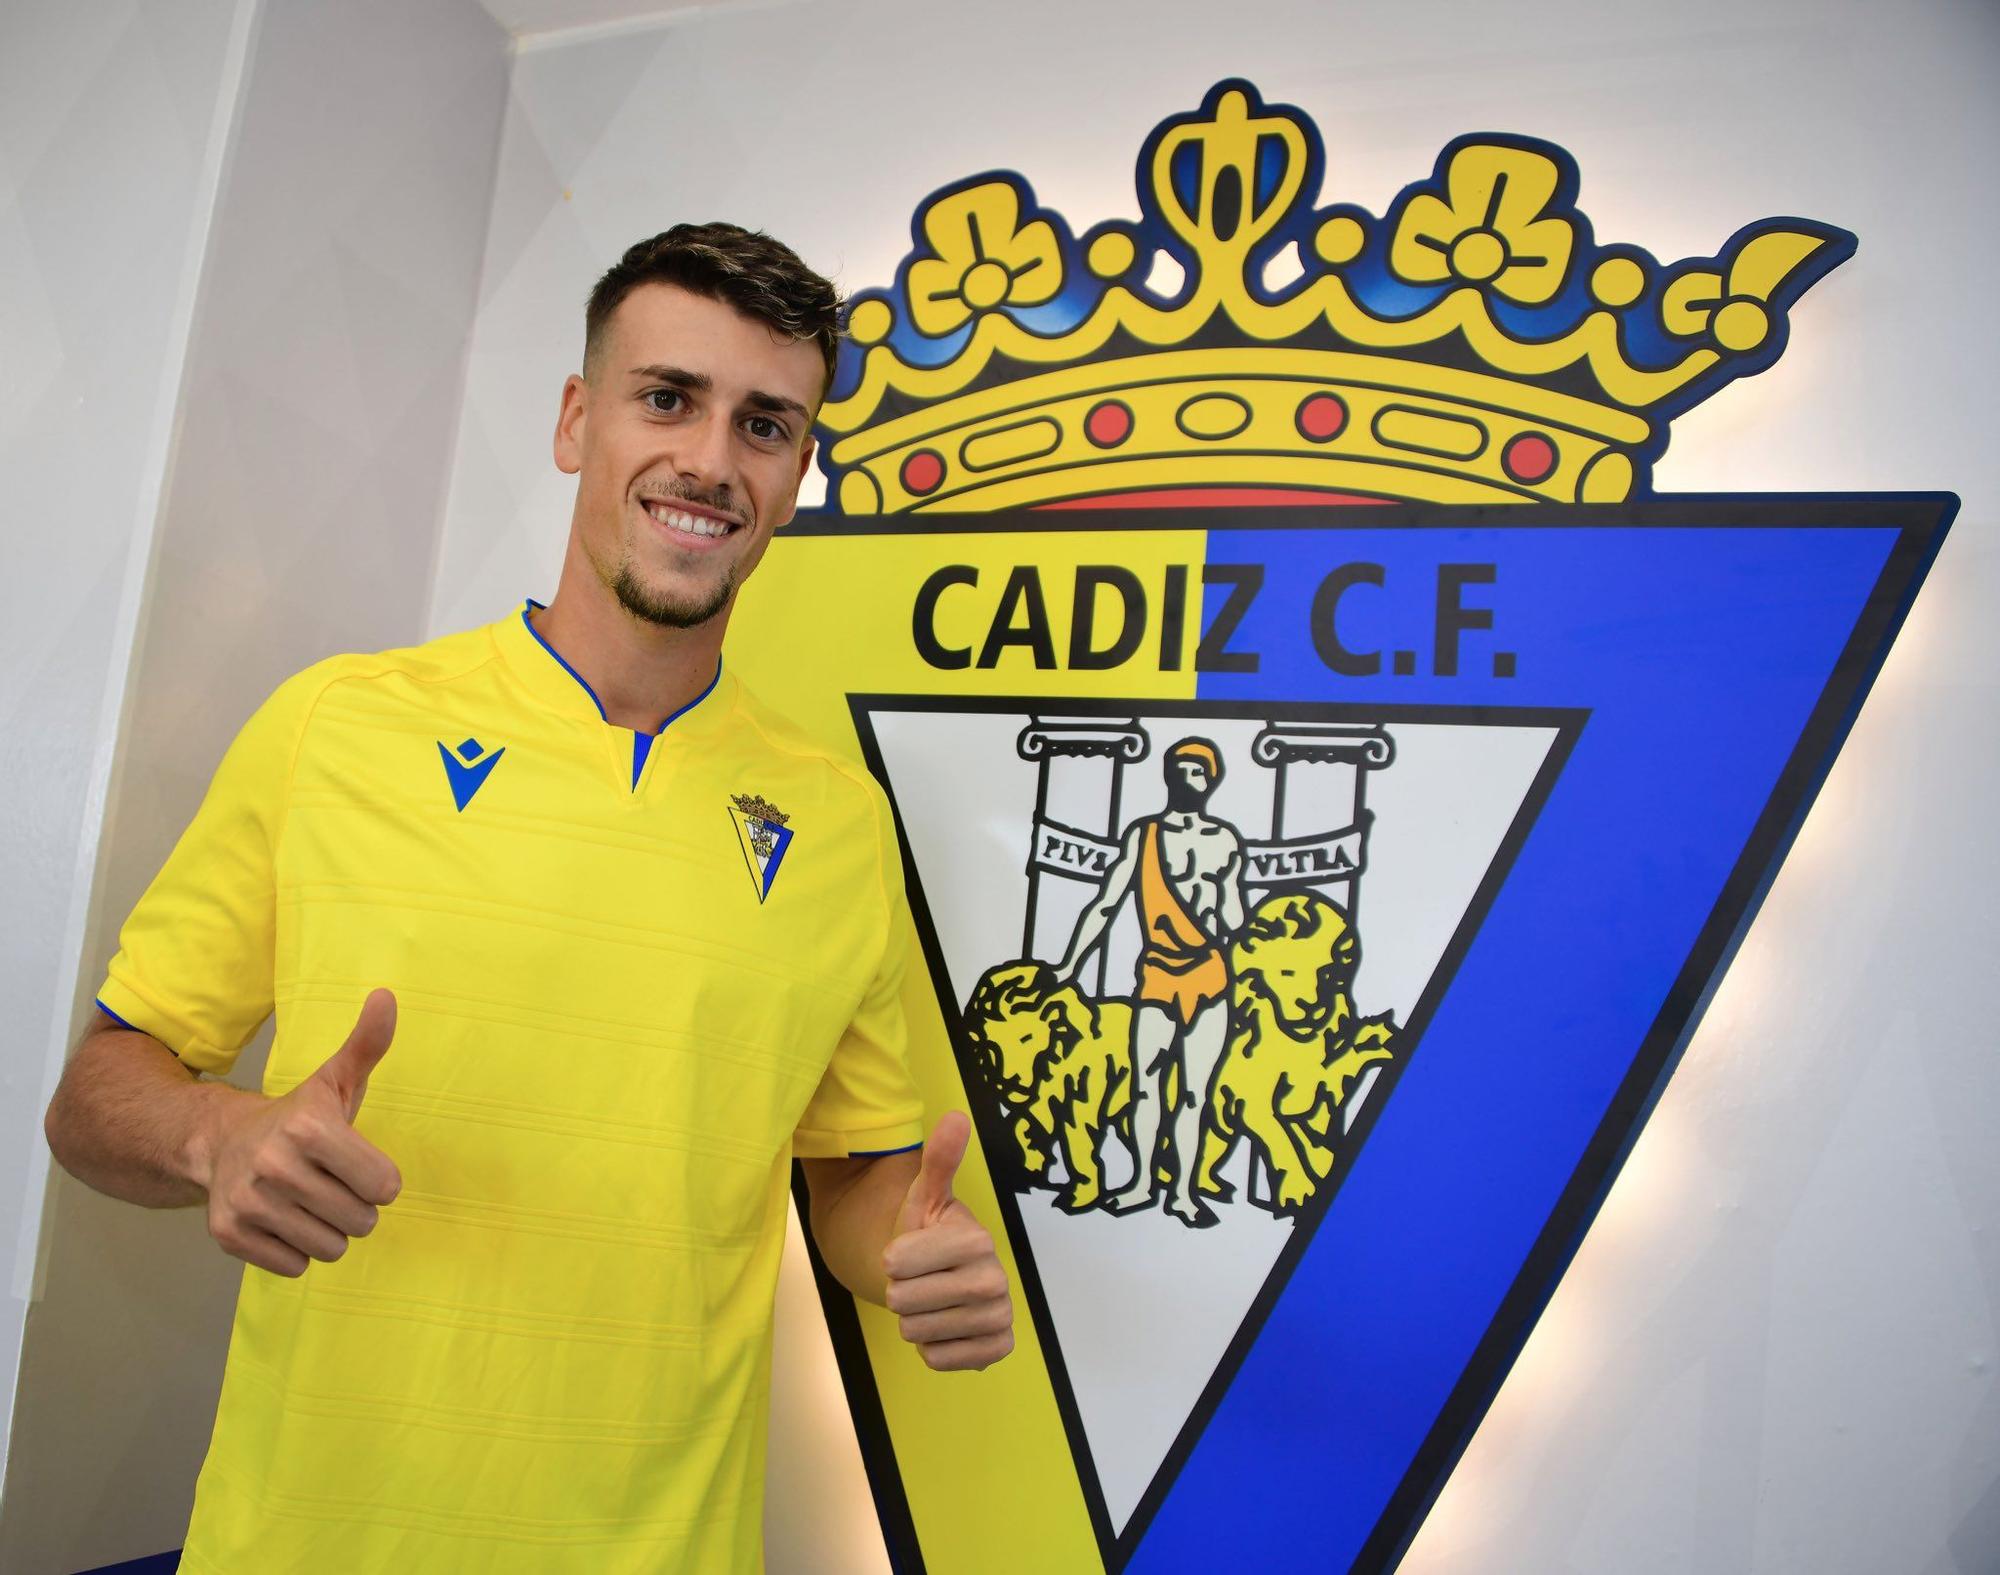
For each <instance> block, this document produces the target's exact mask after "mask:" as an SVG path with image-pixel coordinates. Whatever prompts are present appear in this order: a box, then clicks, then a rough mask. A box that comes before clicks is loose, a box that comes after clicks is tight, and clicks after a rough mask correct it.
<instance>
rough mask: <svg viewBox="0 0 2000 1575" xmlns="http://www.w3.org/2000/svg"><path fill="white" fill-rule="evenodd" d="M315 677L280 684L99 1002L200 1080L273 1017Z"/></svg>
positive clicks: (206, 803) (240, 740)
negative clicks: (284, 839)
mask: <svg viewBox="0 0 2000 1575" xmlns="http://www.w3.org/2000/svg"><path fill="white" fill-rule="evenodd" d="M313 677H314V675H313V672H312V671H310V670H309V671H308V672H306V673H301V674H300V675H299V676H298V677H296V678H293V679H291V680H289V681H287V682H286V683H285V684H283V685H281V686H280V687H279V688H278V690H277V692H276V693H275V694H273V695H272V696H271V698H270V699H268V700H266V701H265V702H264V704H263V705H262V706H260V707H259V708H258V710H257V712H256V714H255V715H254V716H252V717H251V718H250V720H249V721H248V722H246V723H245V724H244V725H243V730H242V731H241V732H240V733H238V734H237V735H236V741H235V742H234V743H232V744H231V745H230V746H229V751H228V753H227V754H225V755H224V756H223V757H222V764H221V765H220V766H218V767H217V768H216V772H215V776H214V778H213V779H212V780H211V781H210V783H209V786H208V792H207V795H206V796H205V797H204V798H203V799H202V802H201V808H200V809H199V810H197V811H196V812H195V817H194V819H193V820H192V821H190V822H189V823H188V827H187V830H186V831H184V832H182V833H181V839H180V841H179V842H178V843H176V844H175V846H174V850H173V852H172V853H170V854H169V855H168V856H167V861H166V863H165V864H164V865H162V866H161V868H160V872H159V874H157V875H156V876H154V877H153V882H152V884H151V885H150V886H148V887H147V888H146V892H145V895H144V896H142V897H141V898H140V899H139V902H138V905H137V906H136V907H135V908H133V910H132V912H131V913H130V915H128V916H127V918H126V920H125V924H124V926H123V928H122V929H121V930H120V931H119V933H118V953H117V955H116V956H115V957H113V958H112V959H111V963H110V967H109V970H108V975H107V977H106V979H105V981H104V987H103V988H102V989H101V990H100V991H99V992H98V995H97V1004H98V1006H99V1007H100V1008H102V1009H103V1010H104V1011H105V1012H106V1013H107V1014H108V1015H110V1016H111V1017H113V1018H115V1019H116V1020H117V1021H119V1022H120V1023H123V1024H124V1025H125V1026H126V1027H128V1028H136V1029H138V1030H139V1031H140V1032H141V1033H145V1034H150V1035H151V1036H152V1037H153V1038H155V1039H157V1040H159V1042H160V1043H161V1044H163V1045H165V1046H166V1047H167V1048H168V1049H169V1050H171V1051H172V1052H173V1053H174V1054H175V1055H176V1056H177V1057H179V1058H180V1060H181V1061H182V1062H183V1063H184V1064H186V1065H187V1066H189V1067H190V1068H192V1069H193V1070H195V1071H197V1072H210V1073H214V1074H216V1075H218V1076H219V1075H221V1074H223V1073H226V1072H227V1071H228V1070H229V1069H230V1067H231V1066H233V1065H234V1064H235V1062H236V1057H237V1055H238V1053H239V1052H240V1051H241V1050H242V1048H243V1046H244V1045H245V1044H247V1043H248V1042H249V1041H250V1038H251V1036H252V1035H253V1034H255V1033H256V1032H257V1029H258V1028H259V1026H260V1025H262V1023H263V1021H264V1019H265V1018H267V1017H269V1016H270V1015H271V992H272V977H273V966H274V954H275V949H276V936H277V878H276V869H277V846H278V835H279V832H280V830H281V828H282V824H283V819H284V806H285V798H286V793H287V791H288V788H289V785H290V779H291V771H292V761H293V759H294V757H295V756H296V754H297V748H298V740H299V735H300V733H301V731H302V729H303V727H304V722H305V716H306V713H307V711H308V710H309V709H310V704H311V699H312V697H313V696H315V695H317V694H318V692H319V690H320V689H321V688H322V687H323V684H322V683H320V682H315V681H313Z"/></svg>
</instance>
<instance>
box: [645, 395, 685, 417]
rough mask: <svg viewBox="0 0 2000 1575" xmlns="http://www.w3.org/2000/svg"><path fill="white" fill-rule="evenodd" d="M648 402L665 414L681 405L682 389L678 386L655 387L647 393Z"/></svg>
mask: <svg viewBox="0 0 2000 1575" xmlns="http://www.w3.org/2000/svg"><path fill="white" fill-rule="evenodd" d="M646 403H647V404H648V405H650V406H652V408H653V409H655V410H657V411H659V412H660V413H661V414H662V415H665V414H666V413H667V412H668V411H670V410H673V409H675V408H676V407H678V406H679V405H680V403H681V391H680V390H679V389H678V388H656V389H653V390H652V391H651V392H649V393H648V394H647V395H646Z"/></svg>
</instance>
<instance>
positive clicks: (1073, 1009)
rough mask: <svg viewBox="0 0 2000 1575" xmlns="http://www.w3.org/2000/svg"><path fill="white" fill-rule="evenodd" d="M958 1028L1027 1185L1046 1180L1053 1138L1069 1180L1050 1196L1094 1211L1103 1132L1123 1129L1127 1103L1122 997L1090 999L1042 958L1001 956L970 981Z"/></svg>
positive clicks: (1127, 1039) (1128, 1055)
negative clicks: (994, 1097)
mask: <svg viewBox="0 0 2000 1575" xmlns="http://www.w3.org/2000/svg"><path fill="white" fill-rule="evenodd" d="M965 1026H966V1031H967V1033H968V1035H969V1037H970V1042H971V1047H972V1055H973V1060H974V1061H975V1062H976V1064H977V1065H978V1067H979V1069H980V1071H981V1072H982V1073H983V1074H984V1075H985V1077H986V1080H987V1083H988V1085H989V1086H990V1087H991V1088H992V1089H993V1090H994V1091H995V1092H996V1093H997V1094H998V1095H999V1096H1000V1100H1001V1103H1002V1104H1003V1105H1004V1106H1005V1107H1006V1111H1007V1115H1008V1119H1009V1123H1010V1125H1011V1127H1012V1129H1013V1134H1014V1140H1015V1143H1016V1144H1017V1145H1018V1147H1019V1153H1018V1155H1017V1156H1015V1157H1016V1158H1018V1160H1019V1162H1020V1165H1021V1167H1022V1169H1023V1170H1024V1171H1025V1172H1026V1173H1027V1179H1028V1184H1029V1185H1030V1186H1049V1185H1053V1183H1052V1182H1050V1181H1049V1180H1048V1179H1047V1178H1048V1174H1049V1164H1050V1160H1051V1159H1052V1158H1053V1156H1054V1144H1055V1143H1056V1142H1058V1141H1060V1142H1061V1144H1062V1152H1063V1160H1064V1163H1065V1165H1066V1167H1067V1168H1068V1171H1069V1177H1070V1181H1069V1185H1068V1186H1067V1187H1066V1188H1064V1189H1062V1190H1061V1191H1060V1192H1059V1193H1058V1194H1057V1198H1056V1201H1057V1203H1058V1204H1060V1205H1061V1207H1063V1208H1065V1209H1067V1210H1068V1211H1069V1212H1071V1213H1072V1214H1080V1213H1082V1212H1083V1211H1084V1210H1085V1209H1090V1208H1095V1207H1096V1206H1097V1203H1098V1200H1099V1199H1100V1198H1101V1197H1102V1196H1103V1194H1104V1164H1103V1158H1102V1156H1101V1154H1100V1153H1099V1152H1098V1150H1099V1147H1100V1145H1101V1144H1102V1142H1103V1138H1104V1134H1105V1132H1106V1131H1107V1130H1125V1129H1129V1126H1130V1122H1129V1119H1126V1120H1123V1121H1122V1122H1121V1118H1124V1117H1126V1112H1127V1111H1128V1110H1129V1108H1130V1107H1131V1103H1132V1007H1131V1003H1130V1002H1127V1001H1092V1000H1090V999H1089V998H1087V997H1086V996H1085V995H1084V994H1083V992H1082V991H1081V990H1079V989H1078V988H1077V987H1076V986H1075V985H1073V984H1064V983H1063V982H1062V981H1061V980H1060V979H1059V978H1058V977H1057V975H1056V971H1055V970H1054V969H1053V968H1050V967H1047V966H1046V965H1044V964H1042V963H1038V962H1015V963H1003V964H1001V965H1000V966H999V967H997V968H990V969H988V970H987V971H986V973H985V975H984V976H983V977H982V978H981V979H980V981H979V983H978V985H977V986H975V987H974V989H973V992H972V996H971V999H970V1000H968V1001H967V1002H966V1004H965ZM1127 1141H1128V1142H1129V1141H1130V1140H1129V1137H1128V1139H1127Z"/></svg>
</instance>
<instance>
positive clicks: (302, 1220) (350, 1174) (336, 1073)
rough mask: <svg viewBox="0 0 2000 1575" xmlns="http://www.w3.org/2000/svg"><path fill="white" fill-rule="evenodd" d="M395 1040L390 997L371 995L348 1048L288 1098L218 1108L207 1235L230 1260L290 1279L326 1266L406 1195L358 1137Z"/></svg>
mask: <svg viewBox="0 0 2000 1575" xmlns="http://www.w3.org/2000/svg"><path fill="white" fill-rule="evenodd" d="M395 1034H396V998H395V996H393V995H391V994H390V993H389V992H388V991H387V990H377V991H375V992H374V993H373V994H371V995H370V996H369V997H368V999H367V1001H366V1002H364V1003H363V1004H362V1007H361V1016H360V1018H359V1020H358V1021H357V1022H356V1023H355V1025H354V1032H352V1033H351V1034H349V1035H348V1036H347V1042H346V1043H345V1044H343V1045H342V1046H341V1047H340V1048H339V1049H338V1050H336V1051H334V1053H333V1055H332V1056H331V1057H330V1058H329V1059H328V1060H327V1062H326V1064H325V1065H324V1066H322V1067H321V1068H320V1069H319V1070H318V1071H316V1072H314V1073H313V1074H312V1076H311V1077H308V1078H307V1079H306V1080H305V1081H304V1082H303V1083H301V1084H299V1085H298V1087H296V1088H294V1089H293V1090H292V1091H291V1092H290V1093H288V1094H284V1095H281V1096H280V1097H278V1098H276V1099H266V1098H264V1096H262V1095H261V1094H246V1095H244V1096H243V1097H241V1098H237V1099H231V1100H229V1101H228V1102H227V1103H226V1104H223V1105H220V1106H219V1107H218V1109H217V1114H216V1117H215V1122H216V1126H215V1130H214V1131H213V1133H212V1134H211V1137H210V1141H209V1143H208V1145H207V1153H208V1155H209V1164H208V1167H207V1169H208V1174H207V1175H206V1176H205V1177H202V1178H201V1180H202V1182H203V1184H204V1185H205V1186H206V1188H207V1191H208V1233H209V1235H211V1236H213V1237H214V1238H215V1240H216V1243H217V1244H218V1245H219V1246H220V1247H221V1248H222V1250H223V1251H224V1252H226V1253H228V1254H229V1255H230V1256H231V1257H235V1258H241V1259H242V1260H243V1261H244V1262H245V1263H252V1264H255V1265H256V1266H257V1267H258V1268H260V1269H269V1270H270V1271H271V1272H272V1273H273V1274H283V1275H287V1276H289V1277H292V1278H297V1277H298V1276H299V1275H301V1274H304V1273H305V1272H306V1262H307V1260H308V1259H311V1258H317V1259H319V1260H320V1261H321V1262H322V1263H331V1262H333V1261H334V1260H335V1259H336V1258H338V1257H340V1256H341V1254H342V1253H344V1252H346V1251H347V1242H348V1238H349V1237H352V1236H366V1235H367V1234H368V1233H369V1232H370V1231H372V1230H373V1229H374V1228H375V1221H376V1218H377V1214H376V1211H377V1209H379V1208H380V1207H381V1206H382V1205H383V1204H386V1203H388V1202H390V1201H391V1200H393V1199H394V1198H395V1196H396V1194H397V1193H398V1192H399V1191H400V1190H401V1189H402V1185H403V1178H402V1176H401V1175H400V1174H399V1173H398V1172H397V1170H396V1167H395V1165H394V1164H393V1163H391V1161H390V1159H389V1156H388V1155H386V1154H384V1153H383V1152H382V1151H381V1150H380V1149H378V1148H376V1147H375V1145H374V1144H372V1143H370V1142H369V1141H368V1140H367V1139H366V1138H364V1137H362V1136H361V1134H360V1133H358V1132H356V1131H355V1130H354V1118H355V1116H356V1115H357V1114H358V1113H359V1112H360V1109H361V1099H362V1096H363V1095H364V1094H365V1093H366V1092H367V1091H368V1074H369V1073H370V1072H372V1071H374V1070H375V1067H376V1065H377V1063H379V1062H380V1061H381V1059H382V1057H383V1055H384V1054H386V1053H387V1051H388V1049H389V1042H390V1040H391V1039H393V1038H394V1037H395Z"/></svg>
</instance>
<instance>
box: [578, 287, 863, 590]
mask: <svg viewBox="0 0 2000 1575" xmlns="http://www.w3.org/2000/svg"><path fill="white" fill-rule="evenodd" d="M825 380H826V365H825V363H824V362H823V361H822V360H821V359H820V352H819V348H818V347H817V346H816V345H814V344H813V343H811V342H810V341H805V342H801V341H797V340H792V339H787V338H784V337H783V336H782V335H779V334H777V333H775V332H774V331H773V330H772V329H770V328H769V327H767V326H766V325H764V324H763V323H760V322H758V321H756V320H755V319H754V318H749V317H745V316H743V315H742V314H741V313H739V312H738V311H736V309H735V308H734V307H731V306H728V305H726V304H724V303H723V302H721V301H713V300H710V299H708V298H707V297H706V296H699V295H691V294H689V293H688V292H687V291H686V290H683V289H680V288H679V287H678V286H676V285H670V284H642V285H640V286H639V287H638V288H637V289H635V290H633V291H632V293H631V294H629V295H628V296H626V297H625V299H624V300H623V301H621V302H619V304H618V309H617V310H616V311H615V312H613V313H612V315H611V319H610V321H609V322H607V323H606V324H605V329H604V333H603V335H602V342H601V344H600V346H599V354H598V355H597V357H596V358H595V365H593V366H592V367H591V368H590V369H589V371H588V375H587V376H586V377H572V378H570V380H569V381H568V382H567V383H566V384H564V385H563V401H562V414H561V416H560V417H559V418H558V420H557V422H556V441H555V458H556V465H557V467H558V468H559V469H561V470H562V471H564V472H565V473H566V474H569V475H573V476H575V477H576V478H577V490H576V513H575V519H574V525H573V530H574V531H575V533H576V536H577V538H578V541H579V543H580V544H581V546H582V548H583V551H584V553H585V555H586V556H587V557H588V558H589V560H590V563H591V566H592V567H593V568H594V569H595V570H596V572H597V576H598V578H599V579H600V580H601V581H602V582H603V583H604V585H605V586H606V587H607V588H608V589H610V590H611V591H612V592H613V593H614V594H615V595H616V596H617V597H618V600H619V601H620V602H621V603H622V604H623V605H624V607H625V608H626V610H627V611H629V612H631V613H633V614H635V615H636V616H638V617H641V618H644V619H646V620H648V621H649V622H652V623H657V624H664V625H667V626H669V627H673V628H691V627H693V626H695V625H697V624H702V623H706V622H707V621H708V620H709V619H711V618H713V617H715V616H716V615H717V614H718V613H721V612H723V611H725V610H726V609H727V608H728V606H729V604H730V601H731V598H732V597H733V596H734V595H735V593H736V588H737V587H738V586H739V585H741V584H742V582H743V580H744V579H745V578H746V577H747V576H748V575H749V573H750V571H751V570H752V569H754V568H755V567H756V566H757V560H758V559H760V558H761V557H763V556H764V549H765V547H766V546H768V545H769V544H770V540H771V532H772V531H774V530H776V529H777V528H778V527H779V526H780V525H783V524H784V523H785V522H786V521H787V520H789V519H790V518H791V517H792V511H793V509H794V507H795V505H796V502H797V499H798V491H799V482H800V480H801V479H802V478H803V477H804V475H805V471H806V466H807V465H808V464H809V463H811V460H812V452H813V443H812V437H811V424H812V415H811V412H812V411H813V409H814V408H815V407H816V406H817V405H818V403H819V399H820V395H821V393H822V384H823V383H824V382H825Z"/></svg>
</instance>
